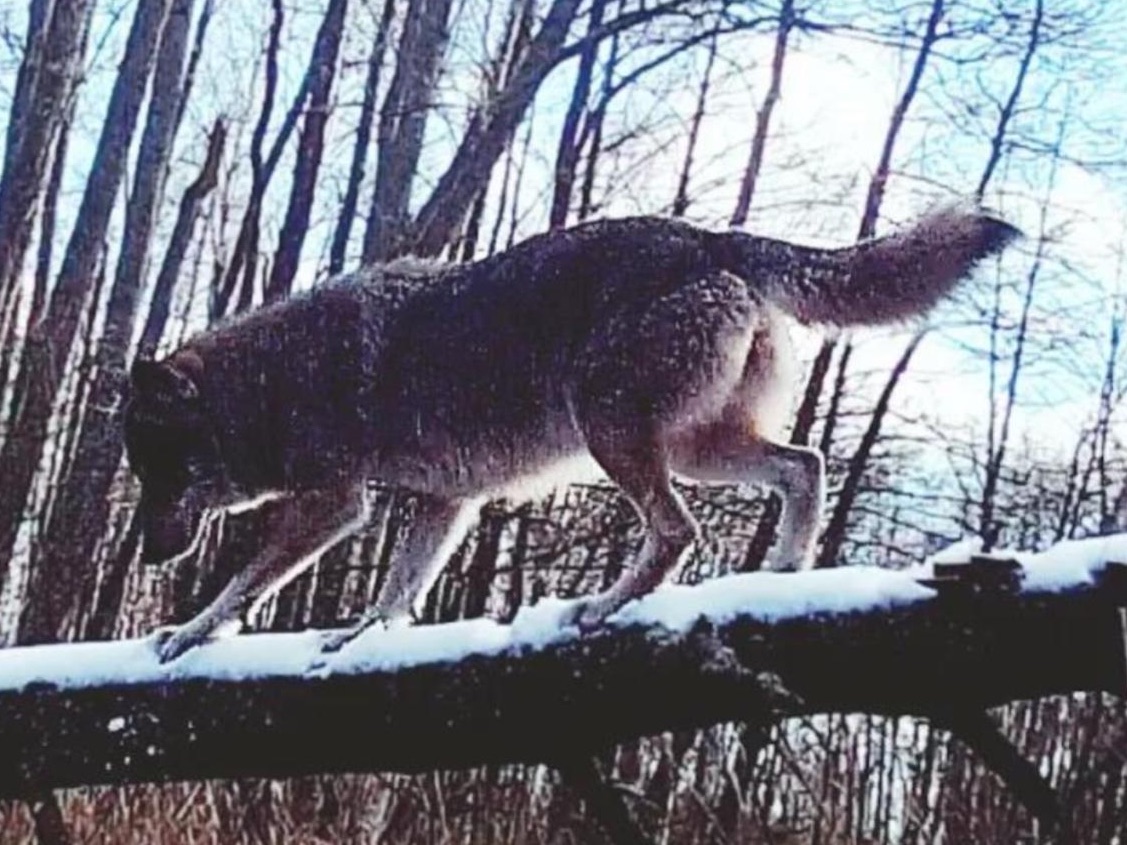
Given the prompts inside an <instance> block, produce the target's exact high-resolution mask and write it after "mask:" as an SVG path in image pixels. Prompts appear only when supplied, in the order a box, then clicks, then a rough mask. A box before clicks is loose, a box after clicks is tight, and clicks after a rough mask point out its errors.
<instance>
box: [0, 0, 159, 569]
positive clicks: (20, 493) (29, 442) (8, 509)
mask: <svg viewBox="0 0 1127 845" xmlns="http://www.w3.org/2000/svg"><path fill="white" fill-rule="evenodd" d="M171 4H172V0H159V2H152V3H146V4H142V5H141V6H139V7H138V8H137V12H136V14H135V15H134V19H133V24H132V27H131V29H130V32H129V38H128V41H127V43H126V49H125V56H124V58H123V59H122V62H121V65H120V69H119V71H118V75H117V79H116V81H115V83H114V87H113V91H112V93H111V95H110V103H109V107H108V109H107V112H106V120H105V123H104V124H103V128H102V135H101V137H100V139H99V141H98V147H97V150H96V152H95V155H94V161H93V164H92V166H91V170H90V178H89V179H88V180H87V183H86V189H85V191H84V193H83V197H82V202H81V205H80V206H79V210H78V215H77V223H76V224H75V229H74V232H73V234H72V236H71V239H70V242H69V243H68V244H67V251H66V255H65V257H64V259H63V265H62V269H61V271H60V273H59V278H58V280H57V282H56V284H55V288H54V290H53V291H52V294H51V298H50V302H49V304H48V308H47V312H46V313H45V315H44V317H43V319H42V320H40V321H39V322H38V323H37V324H36V325H35V326H33V327H32V329H31V332H30V334H29V338H28V346H27V349H26V351H25V354H24V360H23V365H22V366H21V369H20V375H19V377H20V378H21V379H22V380H24V382H25V384H26V385H28V387H27V389H26V390H25V391H24V395H25V396H26V401H25V402H24V403H23V404H22V405H21V407H20V408H18V409H17V417H16V419H15V420H14V424H13V430H12V432H11V434H10V436H9V437H8V438H7V440H6V441H5V442H4V444H3V446H2V447H0V466H3V467H4V468H5V470H6V472H7V475H6V478H5V483H4V484H3V485H0V570H4V571H6V569H7V567H6V566H5V565H4V564H6V563H7V561H8V559H9V557H10V555H11V553H12V545H13V543H14V541H15V539H16V533H17V531H18V528H19V524H20V519H21V517H22V515H23V509H24V505H25V503H26V502H27V499H28V495H29V493H30V492H31V485H32V479H33V478H34V475H35V470H36V467H37V466H38V465H39V459H40V456H41V455H42V452H43V447H44V444H45V442H46V439H47V430H48V423H49V420H50V418H51V414H52V409H53V407H54V403H55V399H56V395H57V393H58V391H59V388H60V386H61V385H62V383H63V379H64V376H65V375H66V372H67V363H68V361H69V359H70V356H71V353H72V351H73V347H74V343H75V338H76V335H77V333H78V328H79V323H80V320H81V318H82V316H83V314H84V312H85V311H86V310H87V308H88V306H89V301H90V292H91V281H92V278H93V276H94V273H95V270H96V268H97V265H98V262H99V259H100V256H101V251H102V244H103V242H104V241H105V238H106V231H107V228H108V226H109V221H110V214H111V212H112V211H113V206H114V202H115V200H116V197H117V192H118V189H119V188H120V186H121V181H122V178H123V177H124V175H125V165H126V156H127V153H128V150H129V147H130V144H131V141H132V138H133V132H134V128H135V126H136V123H137V117H138V114H139V112H140V109H141V103H142V102H143V100H144V97H145V90H146V88H147V86H148V79H149V76H150V71H151V70H152V65H153V60H154V57H155V54H156V46H157V42H158V40H159V38H160V33H161V30H162V28H163V26H164V22H165V18H166V17H167V15H168V10H169V8H170V6H171ZM62 5H66V4H62Z"/></svg>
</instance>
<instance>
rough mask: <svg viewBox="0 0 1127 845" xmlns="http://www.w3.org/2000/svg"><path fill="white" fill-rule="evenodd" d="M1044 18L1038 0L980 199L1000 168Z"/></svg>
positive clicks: (980, 182)
mask: <svg viewBox="0 0 1127 845" xmlns="http://www.w3.org/2000/svg"><path fill="white" fill-rule="evenodd" d="M1044 16H1045V8H1044V2H1043V0H1036V2H1035V3H1034V6H1033V19H1032V21H1030V24H1029V40H1028V41H1027V42H1026V45H1025V53H1023V54H1022V57H1021V61H1020V62H1019V63H1018V68H1017V76H1016V77H1015V78H1014V84H1013V87H1012V88H1010V96H1009V97H1008V98H1007V99H1006V103H1005V105H1003V106H1002V109H1001V111H1000V112H999V114H998V129H997V130H996V131H995V132H994V136H993V137H992V138H991V139H990V157H989V159H988V160H987V162H986V167H985V168H984V169H983V171H982V176H981V177H980V178H979V180H978V188H977V190H976V193H977V194H978V196H980V197H981V196H982V195H983V194H985V193H986V186H987V185H989V184H990V179H991V178H992V177H993V175H994V170H995V168H996V167H997V166H998V162H1000V161H1001V160H1002V145H1003V143H1004V142H1005V139H1006V134H1007V130H1008V129H1009V125H1010V121H1011V120H1012V119H1013V116H1014V111H1015V110H1016V109H1017V104H1018V101H1019V100H1020V99H1021V91H1022V89H1023V88H1024V87H1025V78H1026V76H1027V75H1028V74H1029V66H1030V64H1032V62H1033V54H1034V53H1036V52H1037V48H1038V47H1039V46H1040V45H1041V24H1042V23H1043V21H1044Z"/></svg>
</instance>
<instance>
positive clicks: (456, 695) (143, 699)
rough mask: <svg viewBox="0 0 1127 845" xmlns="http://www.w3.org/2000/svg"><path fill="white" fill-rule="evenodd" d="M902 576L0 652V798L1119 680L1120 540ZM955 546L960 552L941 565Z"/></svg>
mask: <svg viewBox="0 0 1127 845" xmlns="http://www.w3.org/2000/svg"><path fill="white" fill-rule="evenodd" d="M1014 557H1015V560H1014V561H1009V560H1007V559H1006V558H1004V557H1003V558H1001V559H999V558H994V559H987V560H982V559H977V560H975V559H971V558H970V556H969V555H963V558H966V559H965V561H964V562H963V563H962V564H952V563H951V559H953V558H959V555H958V554H956V553H952V554H950V555H948V556H947V559H946V560H942V559H941V560H937V561H936V563H935V565H929V566H926V567H920V568H915V569H911V570H907V571H898V572H894V571H889V570H883V569H875V568H860V567H858V568H839V569H831V570H818V571H813V572H807V573H801V574H782V573H754V574H746V575H731V576H725V577H722V578H717V579H714V580H711V581H707V582H705V583H702V584H700V585H697V586H692V587H686V586H673V585H669V586H665V587H663V588H661V589H660V590H658V591H657V592H656V593H655V594H653V595H652V596H650V597H648V598H647V599H645V600H643V601H641V602H636V603H635V604H634V605H632V606H630V607H627V608H625V609H624V610H623V611H622V612H620V613H619V614H618V616H617V617H616V618H615V619H614V620H613V623H612V624H610V625H608V627H607V628H606V629H605V630H603V631H600V632H598V633H595V634H593V635H590V636H587V637H582V638H581V637H579V636H578V634H577V633H576V632H575V631H574V630H573V629H569V628H566V627H561V626H560V625H559V624H558V619H559V618H560V615H561V613H563V612H564V611H565V610H566V608H567V606H568V604H569V603H568V602H564V601H560V600H546V601H543V602H541V603H540V604H538V605H537V606H536V607H532V608H525V609H523V610H522V612H521V613H520V614H518V616H517V618H516V620H514V622H513V624H512V625H500V624H498V623H495V622H493V621H490V620H484V619H479V620H467V621H462V622H454V623H449V624H444V625H434V626H424V627H417V628H409V629H404V630H394V631H371V632H369V633H368V634H366V635H364V636H363V637H360V638H358V639H357V640H356V641H354V642H353V643H352V644H351V645H350V646H349V647H347V648H345V649H344V650H343V651H342V652H340V653H338V654H336V655H332V656H330V657H329V658H328V659H327V660H326V662H325V663H324V664H323V665H317V654H318V652H317V643H318V641H319V638H320V636H321V635H320V634H319V633H317V632H304V633H296V634H246V635H241V636H237V637H233V638H229V639H225V640H219V641H216V642H213V643H210V644H208V645H206V646H203V647H201V648H199V649H197V650H195V651H193V652H190V653H188V654H187V655H185V656H184V657H182V658H181V659H180V660H178V661H175V662H173V663H171V664H169V665H165V666H162V665H160V664H158V663H157V661H156V657H155V653H154V650H153V647H152V642H151V641H149V640H144V639H141V640H129V641H121V642H108V643H76V644H62V645H41V646H29V647H18V648H11V649H5V650H2V651H0V798H14V797H22V796H26V795H28V794H32V793H34V792H35V791H36V790H40V791H41V790H43V789H52V788H61V787H73V786H78V785H96V784H123V783H140V782H162V781H172V780H186V779H201V778H224V777H246V776H261V777H273V778H279V777H289V776H296V775H304V774H311V773H337V772H372V771H399V772H418V771H424V770H431V769H436V768H444V769H451V768H461V767H467V766H472V765H477V764H482V763H506V762H545V763H552V762H553V761H560V760H575V759H577V757H579V756H582V755H584V754H591V753H595V752H597V751H600V750H603V749H605V748H606V747H608V746H609V745H611V744H613V743H615V742H619V741H623V740H627V739H630V738H633V737H638V736H644V735H652V734H655V733H659V732H662V731H666V730H679V729H686V728H694V727H704V726H708V725H713V724H716V723H721V722H726V721H749V720H752V721H754V720H758V721H770V720H776V719H778V718H780V717H783V716H786V715H794V714H806V713H822V712H868V713H878V714H915V715H920V716H926V717H929V718H933V719H936V720H937V721H939V722H940V723H947V724H952V725H955V726H958V725H959V724H960V723H966V714H973V713H975V712H980V711H982V710H983V709H984V708H987V707H991V706H994V705H998V704H1001V703H1004V702H1008V701H1013V700H1017V699H1028V698H1036V697H1041V696H1046V695H1051V694H1056V693H1067V692H1074V691H1105V692H1113V693H1121V692H1122V691H1123V690H1124V689H1125V688H1127V676H1125V661H1124V646H1123V632H1122V628H1121V623H1120V619H1121V615H1122V614H1121V608H1122V607H1123V606H1124V605H1125V604H1127V587H1125V581H1127V578H1125V577H1124V571H1125V570H1127V567H1124V566H1121V565H1117V564H1116V563H1115V561H1116V560H1127V535H1120V536H1116V537H1105V538H1100V539H1095V540H1086V541H1078V542H1070V543H1064V544H1060V545H1059V546H1057V547H1054V548H1053V549H1051V550H1049V551H1048V552H1045V553H1043V554H1040V555H1016V556H1014ZM960 559H962V558H960Z"/></svg>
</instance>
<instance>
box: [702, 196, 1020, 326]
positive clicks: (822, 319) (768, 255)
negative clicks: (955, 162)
mask: <svg viewBox="0 0 1127 845" xmlns="http://www.w3.org/2000/svg"><path fill="white" fill-rule="evenodd" d="M1020 235H1021V231H1020V230H1019V229H1017V228H1015V227H1013V226H1011V225H1010V224H1009V223H1007V222H1005V221H1004V220H1002V219H1001V218H1000V217H997V216H996V215H994V214H992V213H990V212H988V211H986V210H984V209H981V208H979V207H977V206H975V207H971V208H967V207H966V206H961V207H960V206H953V207H947V208H943V209H941V210H938V211H935V212H932V213H931V214H929V215H927V216H925V217H924V218H923V219H921V220H920V221H919V222H917V223H916V224H915V225H914V226H912V227H911V228H909V229H906V230H904V231H901V232H897V233H894V234H891V235H886V236H884V237H880V238H874V239H872V240H869V241H864V242H862V243H859V244H857V245H855V246H850V247H846V248H843V249H816V248H811V247H803V246H797V245H795V244H790V243H786V242H783V241H776V240H771V239H768V238H758V237H755V236H753V235H749V234H747V233H744V232H738V231H732V232H725V233H722V234H718V235H717V237H719V238H721V239H722V240H723V242H724V245H723V247H722V248H721V252H722V253H723V254H724V259H723V264H724V265H725V269H727V270H729V271H731V272H733V273H735V274H736V275H738V276H740V277H741V278H744V279H746V280H747V281H748V282H749V283H750V284H752V285H753V286H754V287H755V289H756V290H757V291H758V292H759V293H761V294H762V295H763V296H764V297H765V298H766V299H767V300H768V301H770V302H772V303H774V304H775V305H777V306H779V307H780V308H781V309H783V310H784V311H786V312H788V313H790V314H791V315H792V316H794V317H795V318H796V319H797V320H799V322H802V323H814V324H822V325H827V324H828V325H834V326H842V327H846V326H862V325H867V326H873V325H880V324H883V323H895V322H899V321H901V320H906V319H909V318H911V317H915V316H919V315H922V314H924V313H926V312H927V311H928V310H930V309H931V308H932V306H934V305H935V304H936V303H937V302H939V301H940V300H941V299H942V298H943V297H944V296H946V295H947V294H948V293H949V292H950V291H951V290H952V288H954V287H955V285H956V284H957V283H958V282H959V281H960V280H961V279H963V278H965V277H966V276H967V275H969V273H970V272H971V270H973V269H974V267H975V265H977V264H978V263H979V262H980V261H982V260H983V259H985V258H987V257H989V256H991V255H994V254H995V253H998V252H1001V251H1002V250H1003V249H1004V248H1005V247H1006V245H1007V244H1009V243H1010V241H1012V240H1014V239H1015V238H1017V237H1018V236H1020Z"/></svg>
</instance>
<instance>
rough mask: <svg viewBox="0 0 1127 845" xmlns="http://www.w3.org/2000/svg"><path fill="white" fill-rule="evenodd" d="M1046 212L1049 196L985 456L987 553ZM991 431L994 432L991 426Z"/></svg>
mask: <svg viewBox="0 0 1127 845" xmlns="http://www.w3.org/2000/svg"><path fill="white" fill-rule="evenodd" d="M1055 171H1056V165H1055V160H1054V166H1053V172H1054V177H1050V179H1049V189H1048V191H1049V192H1050V193H1051V191H1052V188H1053V184H1054V183H1055V181H1056V179H1055ZM1048 211H1049V199H1048V195H1046V198H1045V201H1044V203H1043V204H1042V206H1041V231H1040V235H1039V237H1038V238H1037V248H1036V251H1035V253H1034V257H1033V263H1032V265H1031V266H1030V268H1029V273H1028V274H1027V275H1026V277H1025V289H1024V291H1023V292H1022V299H1021V312H1020V315H1019V317H1018V324H1017V329H1016V336H1015V338H1014V348H1013V353H1012V354H1011V355H1010V362H1009V374H1008V376H1007V377H1006V389H1005V396H1004V406H1003V408H1002V416H1001V421H1000V423H999V424H998V428H997V431H996V433H994V432H993V431H992V435H993V436H992V437H991V444H992V448H991V449H990V451H989V452H988V454H987V461H986V475H985V477H984V479H983V485H982V498H981V500H980V509H979V514H980V516H979V526H978V532H979V536H980V537H981V538H982V542H983V550H984V551H990V549H991V548H993V546H994V544H995V543H996V542H997V541H998V535H999V533H1000V532H1001V525H1000V524H999V523H998V522H997V521H996V519H995V510H996V507H997V502H996V496H997V492H998V485H999V482H1000V479H1001V475H1002V467H1003V465H1004V464H1005V460H1006V450H1007V448H1008V447H1009V440H1010V426H1011V425H1012V423H1013V412H1014V408H1015V406H1016V405H1017V388H1018V382H1019V381H1020V379H1021V373H1022V367H1023V366H1024V363H1025V349H1026V344H1027V343H1028V340H1029V318H1030V312H1031V309H1032V307H1033V293H1034V291H1035V289H1036V287H1037V280H1038V278H1039V276H1040V271H1041V268H1042V265H1043V264H1044V260H1045V249H1046V246H1047V243H1046V240H1047V238H1048V232H1047V230H1046V223H1047V217H1048ZM990 367H991V369H992V370H993V369H994V367H995V362H994V361H993V360H991V362H990ZM991 402H993V397H991ZM993 421H994V420H993V415H992V419H991V423H993ZM991 428H992V429H993V425H992V426H991Z"/></svg>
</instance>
